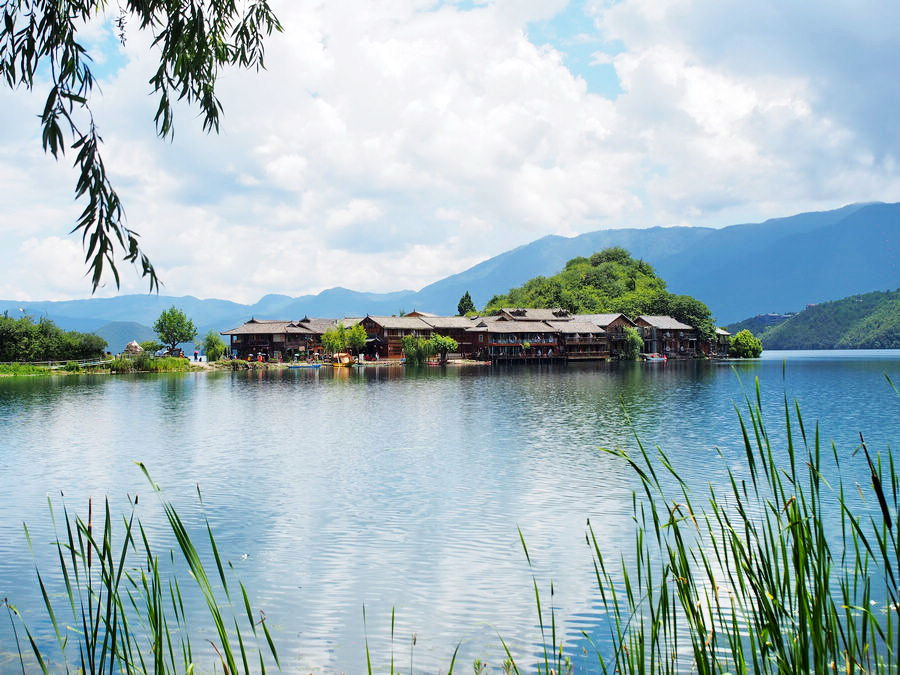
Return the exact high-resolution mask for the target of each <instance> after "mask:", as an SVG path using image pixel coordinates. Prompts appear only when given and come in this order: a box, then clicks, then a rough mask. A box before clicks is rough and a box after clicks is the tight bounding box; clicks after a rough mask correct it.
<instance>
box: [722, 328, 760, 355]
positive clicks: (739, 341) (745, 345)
mask: <svg viewBox="0 0 900 675" xmlns="http://www.w3.org/2000/svg"><path fill="white" fill-rule="evenodd" d="M762 348H763V347H762V342H760V340H759V338H757V337H755V336H754V335H753V333H751V332H750V331H749V330H747V329H746V328H745V329H744V330H742V331H741V332H740V333H738V334H737V335H735V336H734V337H733V338H731V343H730V344H729V346H728V355H729V356H736V357H737V358H739V359H755V358H759V355H760V354H762Z"/></svg>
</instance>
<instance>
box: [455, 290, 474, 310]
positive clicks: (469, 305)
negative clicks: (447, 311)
mask: <svg viewBox="0 0 900 675" xmlns="http://www.w3.org/2000/svg"><path fill="white" fill-rule="evenodd" d="M474 311H475V303H474V302H472V296H471V295H469V291H466V293H465V295H463V296H462V297H461V298H460V299H459V304H458V305H457V306H456V312H457V314H459V315H460V316H465V315H466V314H468V313H469V312H474Z"/></svg>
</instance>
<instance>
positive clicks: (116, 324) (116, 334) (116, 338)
mask: <svg viewBox="0 0 900 675" xmlns="http://www.w3.org/2000/svg"><path fill="white" fill-rule="evenodd" d="M91 332H92V333H94V334H95V335H99V336H100V337H102V338H103V339H104V340H106V349H107V350H108V351H111V352H113V353H114V354H118V353H119V352H122V351H124V350H125V345H127V344H128V343H129V342H131V341H132V340H135V341H136V342H144V341H145V340H156V339H157V337H156V333H154V332H153V329H152V328H150V327H149V326H145V325H143V324H140V323H135V322H134V321H111V322H109V323H107V324H105V325H103V326H101V327H100V328H98V329H97V330H93V331H91Z"/></svg>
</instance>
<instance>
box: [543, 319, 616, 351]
mask: <svg viewBox="0 0 900 675" xmlns="http://www.w3.org/2000/svg"><path fill="white" fill-rule="evenodd" d="M545 323H546V324H547V325H548V326H550V327H551V328H553V329H554V330H556V331H557V332H558V333H559V338H558V340H559V343H560V346H561V347H562V349H563V351H564V353H565V355H566V360H568V361H588V360H596V359H605V358H608V357H609V341H608V340H607V338H606V332H605V331H604V330H603V329H602V328H600V327H599V326H597V325H595V324H593V323H591V322H590V321H546V322H545Z"/></svg>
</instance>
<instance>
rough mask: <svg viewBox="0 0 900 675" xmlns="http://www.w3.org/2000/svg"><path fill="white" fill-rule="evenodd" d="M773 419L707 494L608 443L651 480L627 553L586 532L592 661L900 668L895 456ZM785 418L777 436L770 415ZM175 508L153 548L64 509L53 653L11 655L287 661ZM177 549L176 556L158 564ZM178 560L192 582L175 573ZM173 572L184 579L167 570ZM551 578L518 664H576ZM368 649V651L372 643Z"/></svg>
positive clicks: (751, 412)
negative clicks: (165, 538) (198, 601)
mask: <svg viewBox="0 0 900 675" xmlns="http://www.w3.org/2000/svg"><path fill="white" fill-rule="evenodd" d="M894 395H895V394H892V395H890V396H894ZM888 403H889V402H886V404H888ZM768 412H769V414H768V415H765V414H764V411H763V407H762V397H761V395H760V392H759V389H758V385H757V388H756V390H755V392H754V393H753V395H752V398H750V399H748V400H747V401H746V403H745V405H744V406H742V408H741V409H740V410H736V424H735V429H736V437H737V438H736V440H739V445H740V447H741V448H742V454H741V456H739V457H732V456H729V457H728V458H727V459H726V458H724V457H723V462H724V463H725V466H727V467H728V468H727V472H726V478H725V479H724V480H722V481H720V482H719V483H718V484H716V485H707V486H705V487H703V488H701V489H700V490H699V491H697V488H696V486H691V485H689V484H688V483H687V482H686V481H685V480H683V479H682V477H681V473H680V470H679V467H678V466H676V465H674V464H673V463H672V461H670V459H669V458H668V457H667V455H666V454H665V453H664V452H663V451H662V450H660V449H658V448H656V449H650V448H647V447H645V446H644V445H643V444H642V443H641V442H640V439H637V438H636V442H635V450H634V451H633V452H624V451H620V450H614V451H610V452H611V454H612V455H613V456H615V457H617V458H618V460H619V461H621V462H622V463H623V464H624V465H626V466H628V467H630V469H631V470H632V471H633V472H634V476H636V478H637V480H638V482H639V490H638V492H636V493H635V495H634V500H633V514H632V515H633V523H634V536H633V539H632V546H631V550H632V551H633V556H630V557H631V558H632V559H631V560H630V562H628V563H627V564H626V563H624V562H622V561H623V560H625V559H626V558H628V557H629V556H627V555H626V553H625V552H624V551H620V550H604V548H603V546H602V545H601V543H600V542H599V540H598V537H597V536H595V534H594V531H593V529H592V528H591V527H590V525H588V528H587V531H586V538H587V541H588V543H589V545H590V547H591V550H592V553H593V556H594V571H595V582H596V584H597V587H596V588H597V592H598V593H599V595H600V597H601V603H602V607H603V610H604V611H603V612H601V616H602V617H604V618H603V622H604V623H603V624H601V628H600V629H599V631H597V632H595V633H594V634H593V635H585V636H584V638H585V640H584V641H582V642H580V643H579V647H578V651H580V648H581V646H583V645H584V644H594V641H595V642H596V643H598V644H601V645H602V646H597V647H594V648H592V649H593V651H592V653H591V654H590V658H591V659H592V661H591V664H590V668H591V670H592V671H594V670H595V671H597V672H624V673H675V672H686V671H696V672H699V673H718V672H731V673H737V672H773V673H774V672H837V671H841V672H845V673H851V672H886V673H896V672H898V663H900V586H898V582H900V562H898V561H900V540H898V536H897V531H896V530H897V527H898V525H897V517H898V507H900V479H898V475H897V471H896V467H895V465H894V459H893V454H892V452H891V450H890V449H887V450H886V451H884V452H882V453H878V452H875V451H874V450H873V449H870V448H869V447H868V446H867V445H866V443H865V441H864V440H863V439H862V437H861V438H860V443H859V445H858V446H857V447H856V448H842V449H839V448H836V447H834V446H833V445H829V444H827V443H824V442H823V441H822V439H821V438H820V435H819V431H818V427H817V425H811V424H809V423H808V422H807V421H806V420H804V417H803V415H802V413H801V410H800V407H799V406H798V405H797V404H791V403H789V402H788V401H787V399H785V400H784V403H783V406H782V407H780V408H779V409H777V410H772V411H768ZM773 418H774V419H777V420H778V422H777V426H778V427H779V428H778V429H777V433H775V431H772V430H770V428H769V426H768V425H767V422H766V420H767V419H773ZM776 438H778V439H781V440H778V441H776V440H775V439H776ZM844 467H847V469H851V468H852V469H854V471H853V472H852V473H853V474H854V475H855V474H857V473H858V472H857V471H855V469H857V468H858V467H863V468H864V469H865V472H866V479H867V480H866V482H865V483H863V484H857V483H856V482H855V481H850V480H847V481H846V482H845V479H844V478H842V474H844V475H849V474H850V471H847V470H845V469H844ZM148 478H149V477H148ZM151 484H152V481H151ZM153 487H154V489H155V490H158V489H157V488H156V486H155V485H153ZM598 489H601V488H598ZM163 507H164V510H165V515H166V517H167V519H168V524H169V526H170V528H171V531H172V533H173V534H174V536H175V539H176V541H177V544H178V546H177V548H176V550H175V551H174V553H173V552H170V551H163V552H162V553H161V554H160V553H158V552H155V551H153V549H152V547H151V545H150V543H149V542H148V539H147V537H146V536H145V533H144V529H143V527H142V526H141V523H140V521H139V520H137V519H136V518H135V516H134V514H133V513H130V514H126V516H125V517H124V519H123V518H118V519H116V522H113V521H114V519H113V518H112V517H111V516H110V513H109V509H108V507H107V508H106V509H105V512H104V513H103V514H102V515H101V516H100V517H98V518H97V523H96V524H93V523H92V519H91V517H90V516H89V517H88V518H87V520H86V521H82V520H80V519H78V518H77V517H74V516H71V515H70V514H69V513H68V512H64V513H63V518H62V522H63V523H64V527H63V528H61V533H62V535H61V536H60V537H59V541H57V542H56V550H57V551H58V558H59V570H56V571H55V572H54V573H55V575H56V576H61V577H62V578H63V579H64V582H65V593H64V594H63V595H62V596H60V597H61V599H59V600H57V599H53V600H51V598H53V597H54V596H53V595H52V594H48V593H47V592H46V591H45V587H44V583H43V581H42V579H41V577H40V576H38V578H37V581H38V584H39V585H40V588H41V591H42V593H43V597H44V603H45V607H44V608H43V610H44V612H45V614H46V616H47V620H48V621H49V622H50V623H51V624H52V627H53V632H54V635H55V637H56V647H55V648H53V647H51V648H50V649H49V650H48V649H47V648H46V647H43V646H40V645H39V644H38V643H39V641H38V640H35V639H33V635H32V633H30V632H29V629H28V627H27V626H26V624H25V623H24V622H22V621H21V620H20V619H17V621H16V623H15V625H16V626H17V627H18V629H19V630H20V631H21V633H22V635H23V640H22V645H21V646H20V645H18V644H17V645H4V646H2V647H0V648H3V649H8V650H12V649H17V650H18V651H19V653H21V654H22V663H23V669H24V664H25V663H26V659H28V660H29V661H30V662H37V663H40V664H42V666H44V667H45V669H46V670H53V671H56V670H62V668H61V667H60V665H59V664H61V663H65V664H69V665H70V666H71V667H72V668H73V669H75V670H77V669H79V668H80V669H81V670H83V671H85V672H87V671H91V672H94V671H97V670H103V669H106V670H110V671H116V670H121V671H124V672H149V671H154V672H175V671H179V672H185V671H190V670H191V669H192V668H194V667H196V668H198V669H199V668H206V667H207V666H208V664H209V662H210V659H213V660H214V661H216V662H217V665H219V666H221V667H222V668H223V670H225V671H226V672H229V673H235V672H251V669H252V670H253V671H257V670H264V669H265V668H266V667H267V666H268V667H271V666H272V665H278V664H277V658H278V657H277V651H276V647H275V645H274V643H273V641H272V639H271V636H270V635H269V633H268V629H267V628H266V626H265V621H264V620H261V618H262V617H263V616H264V615H261V614H257V613H254V612H253V611H252V609H251V604H250V601H249V598H248V596H247V593H246V592H245V590H244V587H243V586H242V585H241V584H240V582H238V581H235V580H234V579H233V578H231V576H230V574H231V573H230V570H229V568H228V565H227V564H223V561H222V559H221V558H220V556H219V552H218V549H217V546H216V542H215V538H214V536H213V531H212V528H211V527H210V526H209V524H208V523H207V524H206V530H205V532H204V533H203V534H202V541H192V540H191V537H190V536H189V535H188V532H187V530H186V529H185V526H184V524H183V523H182V521H181V519H180V518H179V516H178V514H177V512H176V511H175V509H174V508H173V507H172V506H171V504H169V503H168V502H166V501H163ZM522 545H523V549H524V555H525V557H526V558H528V561H529V563H530V555H529V551H528V549H527V548H526V547H525V541H524V539H523V541H522ZM167 560H169V561H171V562H172V564H171V565H168V566H167V565H162V564H161V561H162V562H163V563H164V562H165V561H167ZM176 560H177V561H178V563H179V565H180V569H181V570H182V572H183V571H184V570H185V568H186V570H187V572H189V576H186V575H184V574H182V575H181V576H179V575H178V574H177V572H178V570H177V569H175V568H176V567H178V566H176V565H175V561H176ZM204 561H206V562H205V563H204ZM169 567H171V568H173V572H172V573H171V574H168V573H166V572H164V571H162V570H163V569H167V568H169ZM185 581H187V583H188V584H190V587H188V586H186V585H185ZM543 586H544V582H543V581H539V580H538V579H537V578H535V579H534V596H535V608H536V615H537V617H538V619H539V621H538V628H537V632H536V634H535V635H528V636H517V637H521V638H522V640H520V641H519V642H526V643H528V642H530V643H537V644H539V645H544V648H543V654H542V656H541V658H540V661H539V663H537V664H535V663H533V662H531V661H529V662H528V663H517V662H516V660H515V659H514V655H513V654H512V653H511V652H510V651H509V650H506V657H507V660H506V662H505V663H504V664H503V666H502V667H503V670H505V671H508V672H520V669H521V671H522V672H526V671H527V672H531V671H533V670H538V671H539V672H543V673H549V672H551V671H552V672H554V673H557V674H558V673H566V672H569V671H570V670H571V668H572V664H571V661H570V660H569V659H570V655H572V654H574V653H575V651H576V648H575V646H574V645H571V644H564V643H562V642H561V640H560V637H559V635H558V634H557V625H558V622H557V617H556V616H555V613H554V611H553V610H552V609H550V610H548V609H547V607H548V606H550V607H552V598H547V597H546V596H547V594H546V593H544V594H542V593H541V591H540V589H541V588H543ZM551 588H552V586H551ZM189 592H190V593H199V594H200V597H201V598H202V601H203V604H204V606H205V608H206V610H207V613H206V615H205V624H204V626H203V628H204V631H203V632H204V634H205V635H207V636H209V637H210V638H211V639H210V640H209V642H208V643H205V644H203V645H194V646H192V645H191V643H190V638H189V636H190V635H192V633H191V628H190V626H189V623H188V619H189V617H188V616H187V615H186V614H185V611H184V605H185V602H184V601H183V596H184V595H185V594H187V593H189ZM551 595H552V591H551ZM548 600H549V602H548ZM10 612H11V618H14V617H18V616H19V615H18V611H17V610H14V609H10ZM192 618H194V619H197V618H200V617H199V616H195V617H192ZM45 623H46V621H45ZM500 640H501V645H502V646H503V648H504V649H506V643H504V642H502V638H500ZM41 644H44V643H41ZM201 647H202V649H201ZM359 649H360V651H361V652H362V651H363V650H365V651H366V653H368V648H367V645H366V644H365V643H362V644H360V645H359ZM452 649H453V645H449V646H448V653H450V652H452ZM51 652H52V653H51ZM45 664H52V665H45ZM82 664H88V665H87V667H86V666H85V665H82ZM379 665H380V667H379V668H378V670H381V671H383V670H387V664H379ZM454 665H455V664H454V661H453V660H451V661H450V663H448V669H449V672H452V671H453V669H454ZM301 666H302V664H289V665H288V664H286V669H287V670H295V669H298V668H300V667H301ZM480 667H481V664H479V663H476V664H475V670H476V672H480V671H479V668H480ZM370 668H372V669H374V666H371V667H370ZM390 672H394V665H393V664H391V666H390Z"/></svg>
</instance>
